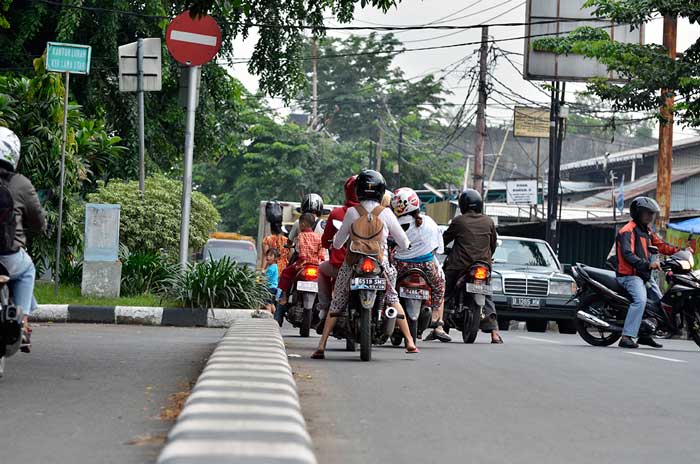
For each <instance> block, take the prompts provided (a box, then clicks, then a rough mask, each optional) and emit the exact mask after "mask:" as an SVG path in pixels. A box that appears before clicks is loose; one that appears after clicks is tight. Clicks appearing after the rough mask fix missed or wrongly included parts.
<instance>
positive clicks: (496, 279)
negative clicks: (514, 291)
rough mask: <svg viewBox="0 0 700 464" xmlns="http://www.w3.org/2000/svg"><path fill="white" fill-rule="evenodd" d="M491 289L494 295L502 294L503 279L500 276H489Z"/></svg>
mask: <svg viewBox="0 0 700 464" xmlns="http://www.w3.org/2000/svg"><path fill="white" fill-rule="evenodd" d="M491 289H492V290H493V292H494V293H503V279H501V275H500V274H495V273H494V274H491Z"/></svg>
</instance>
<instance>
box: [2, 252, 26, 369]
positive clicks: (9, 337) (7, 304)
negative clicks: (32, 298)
mask: <svg viewBox="0 0 700 464" xmlns="http://www.w3.org/2000/svg"><path fill="white" fill-rule="evenodd" d="M9 283H10V276H9V273H8V272H7V269H5V267H4V266H2V265H0V377H2V376H3V375H4V374H5V361H6V358H8V357H10V356H12V355H14V354H15V353H17V351H19V350H20V349H21V348H22V324H23V320H24V315H23V313H22V310H21V309H20V308H18V307H16V306H15V305H14V304H13V303H12V298H11V297H10V287H9Z"/></svg>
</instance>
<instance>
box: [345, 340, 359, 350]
mask: <svg viewBox="0 0 700 464" xmlns="http://www.w3.org/2000/svg"><path fill="white" fill-rule="evenodd" d="M356 350H357V347H356V345H355V340H350V339H349V338H346V339H345V351H350V352H352V353H354V352H355V351H356Z"/></svg>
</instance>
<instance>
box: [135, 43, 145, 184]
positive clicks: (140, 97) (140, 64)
mask: <svg viewBox="0 0 700 464" xmlns="http://www.w3.org/2000/svg"><path fill="white" fill-rule="evenodd" d="M136 66H137V71H136V72H137V74H138V83H137V85H138V87H137V93H138V103H139V191H140V192H141V197H143V192H144V190H145V185H146V157H145V156H146V155H145V154H144V153H145V151H146V141H145V135H144V132H145V121H144V112H145V109H144V102H143V39H138V41H137V45H136Z"/></svg>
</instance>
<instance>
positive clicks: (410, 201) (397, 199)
mask: <svg viewBox="0 0 700 464" xmlns="http://www.w3.org/2000/svg"><path fill="white" fill-rule="evenodd" d="M391 209H393V210H394V214H396V215H397V216H399V217H400V216H404V215H406V214H409V213H412V212H414V211H417V210H419V209H420V199H419V198H418V194H417V193H416V192H415V191H414V190H413V189H411V188H408V187H402V188H400V189H397V190H396V191H395V192H394V198H393V199H392V200H391Z"/></svg>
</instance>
